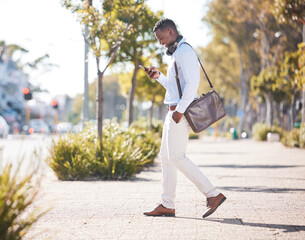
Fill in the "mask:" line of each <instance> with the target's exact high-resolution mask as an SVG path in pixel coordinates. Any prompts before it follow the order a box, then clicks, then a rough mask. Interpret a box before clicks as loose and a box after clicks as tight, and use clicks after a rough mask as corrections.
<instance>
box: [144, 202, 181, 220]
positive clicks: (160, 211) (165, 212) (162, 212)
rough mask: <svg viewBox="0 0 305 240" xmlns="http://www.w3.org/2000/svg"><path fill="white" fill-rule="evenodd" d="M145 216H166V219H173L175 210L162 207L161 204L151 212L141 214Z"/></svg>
mask: <svg viewBox="0 0 305 240" xmlns="http://www.w3.org/2000/svg"><path fill="white" fill-rule="evenodd" d="M143 214H144V215H146V216H154V217H157V216H166V217H175V209H170V208H166V207H163V205H162V204H160V205H159V206H158V207H156V208H155V209H154V210H152V211H151V212H145V213H143Z"/></svg>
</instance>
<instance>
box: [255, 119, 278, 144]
mask: <svg viewBox="0 0 305 240" xmlns="http://www.w3.org/2000/svg"><path fill="white" fill-rule="evenodd" d="M269 132H270V133H279V134H280V138H282V135H283V131H282V129H281V128H280V127H278V126H271V127H269V126H267V125H266V124H264V123H256V124H254V125H253V128H252V136H253V138H254V139H256V140H259V141H266V140H267V134H268V133H269Z"/></svg>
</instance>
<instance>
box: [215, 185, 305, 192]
mask: <svg viewBox="0 0 305 240" xmlns="http://www.w3.org/2000/svg"><path fill="white" fill-rule="evenodd" d="M218 188H219V189H223V190H226V191H234V192H266V193H284V192H304V191H305V189H304V188H265V187H233V186H227V187H218Z"/></svg>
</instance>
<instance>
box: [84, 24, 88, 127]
mask: <svg viewBox="0 0 305 240" xmlns="http://www.w3.org/2000/svg"><path fill="white" fill-rule="evenodd" d="M88 35H89V30H88V26H87V25H86V26H85V36H84V40H85V59H84V60H85V66H84V98H83V125H84V122H86V121H88V120H89V93H88V53H89V44H88Z"/></svg>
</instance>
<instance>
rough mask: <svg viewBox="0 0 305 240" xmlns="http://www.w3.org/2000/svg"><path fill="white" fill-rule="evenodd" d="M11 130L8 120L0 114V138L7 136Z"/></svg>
mask: <svg viewBox="0 0 305 240" xmlns="http://www.w3.org/2000/svg"><path fill="white" fill-rule="evenodd" d="M9 131H10V127H9V125H8V124H7V122H6V120H5V119H4V118H3V117H2V116H0V138H6V137H7V135H8V133H9Z"/></svg>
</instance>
